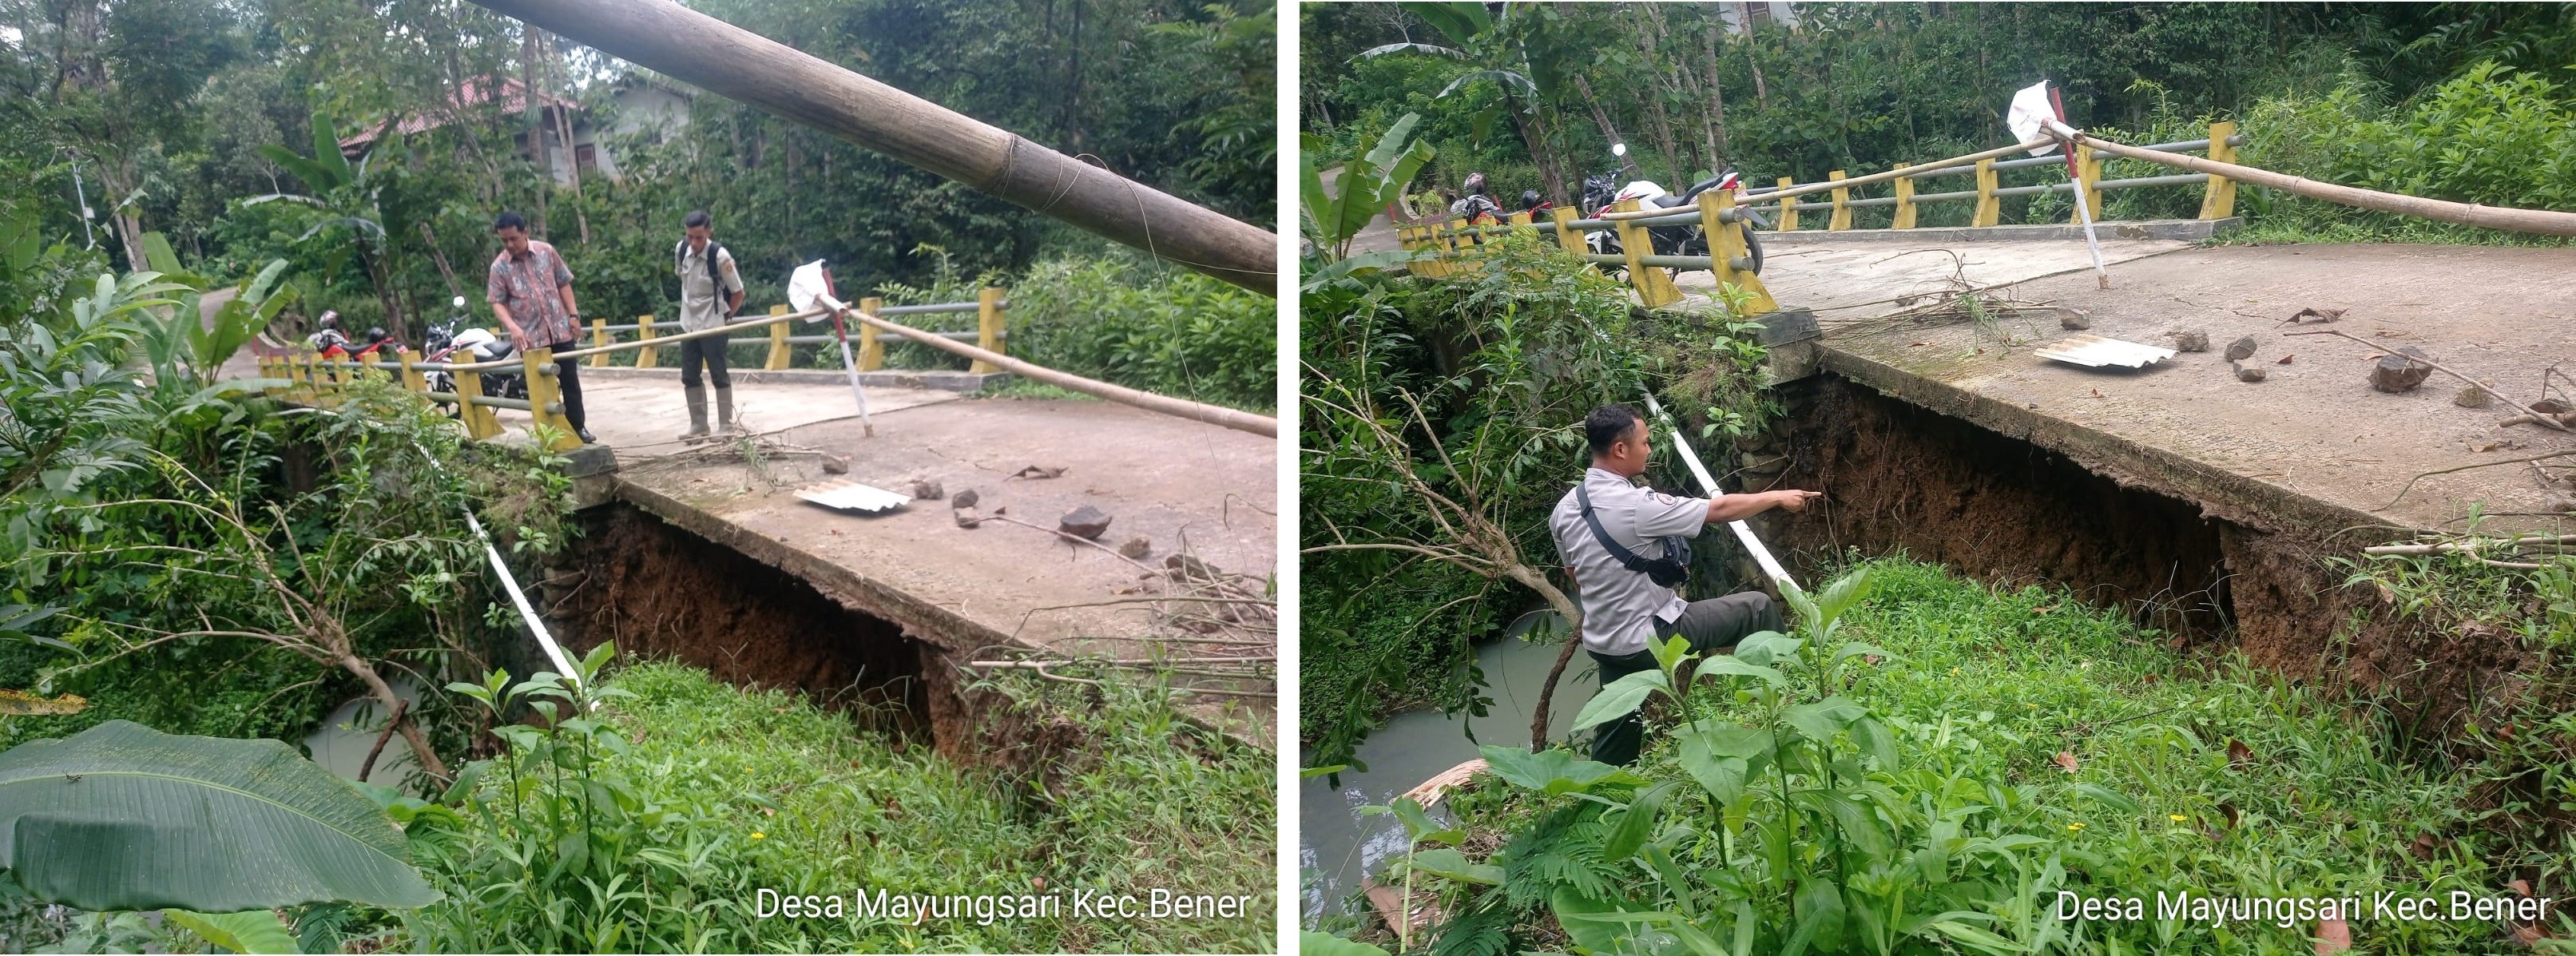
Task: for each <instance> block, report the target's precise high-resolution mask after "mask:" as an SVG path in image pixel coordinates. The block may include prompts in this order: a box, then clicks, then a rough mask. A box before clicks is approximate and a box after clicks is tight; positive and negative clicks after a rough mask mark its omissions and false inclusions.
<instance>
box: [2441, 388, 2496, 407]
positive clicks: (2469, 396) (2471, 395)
mask: <svg viewBox="0 0 2576 956" xmlns="http://www.w3.org/2000/svg"><path fill="white" fill-rule="evenodd" d="M2451 404H2453V405H2457V406H2460V407H2461V408H2485V407H2487V406H2489V405H2493V404H2495V396H2493V395H2489V394H2487V390H2486V389H2483V388H2479V387H2477V386H2475V385H2463V386H2460V393H2459V394H2457V395H2453V396H2451Z"/></svg>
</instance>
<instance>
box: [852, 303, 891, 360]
mask: <svg viewBox="0 0 2576 956" xmlns="http://www.w3.org/2000/svg"><path fill="white" fill-rule="evenodd" d="M883 308H885V300H884V299H879V298H873V297H871V298H866V299H860V300H859V312H860V313H862V314H865V315H875V314H877V312H878V310H880V309H883ZM856 324H857V325H858V327H859V371H862V372H873V371H876V370H878V369H881V368H884V367H885V342H883V341H881V340H879V339H878V338H877V327H876V326H873V325H869V324H867V323H865V322H860V323H856Z"/></svg>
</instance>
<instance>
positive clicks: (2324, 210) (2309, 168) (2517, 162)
mask: <svg viewBox="0 0 2576 956" xmlns="http://www.w3.org/2000/svg"><path fill="white" fill-rule="evenodd" d="M2246 125H2247V143H2246V152H2245V159H2246V161H2247V162H2248V163H2250V164H2252V165H2255V166H2260V167H2263V168H2265V169H2272V170H2276V171H2279V172H2285V173H2292V174H2295V175H2300V176H2306V177H2309V178H2313V179H2320V180H2325V181H2328V182H2335V183H2341V184H2344V185H2349V186H2361V187H2365V188H2369V189H2378V190H2385V191H2389V192H2397V193H2404V194H2407V195H2413V196H2426V197H2430V198H2434V199H2447V200H2452V201H2455V202H2473V203H2484V204H2487V205H2492V206H2513V207H2520V208H2526V209H2557V210H2571V209H2576V100H2571V97H2570V96H2569V91H2568V89H2567V88H2566V87H2564V86H2561V85H2560V84H2556V83H2552V82H2551V81H2549V80H2548V79H2546V78H2544V77H2542V76H2540V75H2538V74H2535V73H2530V72H2518V71H2515V70H2513V69H2510V68H2507V67H2504V66H2501V65H2498V64H2497V63H2494V62H2492V61H2490V62H2485V63H2480V64H2477V65H2476V66H2473V67H2471V68H2470V69H2469V70H2467V71H2466V72H2464V73H2462V74H2461V75H2459V76H2458V77H2456V78H2454V79H2452V80H2450V81H2448V82H2445V83H2442V84H2441V85H2439V86H2437V87H2434V88H2433V89H2431V90H2429V91H2427V92H2426V93H2425V94H2424V95H2422V96H2421V97H2419V98H2417V99H2416V100H2414V101H2413V102H2410V103H2405V104H2401V105H2396V106H2383V105H2381V104H2380V102H2379V98H2378V95H2377V92H2376V87H2375V86H2373V85H2372V84H2370V83H2368V82H2366V81H2363V80H2359V79H2353V80H2348V81H2346V82H2345V83H2344V84H2342V85H2340V86H2337V87H2336V88H2334V89H2333V90H2332V91H2330V92H2327V93H2325V94H2323V95H2321V96H2308V95H2300V94H2285V95H2282V96H2278V97H2272V98H2268V99H2265V100H2263V101H2262V102H2260V103H2258V104H2256V106H2255V107H2254V109H2253V111H2252V115H2251V117H2250V118H2249V120H2248V121H2247V124H2246ZM2248 201H2250V204H2251V207H2252V209H2253V211H2254V212H2255V213H2256V215H2257V216H2258V225H2261V226H2263V227H2264V228H2263V229H2262V230H2261V231H2260V232H2258V234H2257V235H2258V237H2263V238H2269V237H2272V236H2276V235H2283V234H2288V235H2296V234H2297V233H2298V232H2300V231H2307V232H2318V233H2322V234H2324V235H2327V236H2331V237H2334V238H2342V239H2353V238H2369V237H2401V238H2413V237H2419V236H2440V237H2443V238H2454V239H2455V241H2456V240H2457V239H2466V240H2468V241H2526V242H2527V241H2542V242H2553V243H2555V242H2564V241H2565V240H2563V239H2539V240H2534V239H2531V238H2528V237H2515V236H2510V235H2498V234H2494V233H2490V232H2487V231H2484V230H2475V229H2468V228H2465V227H2450V226H2442V225H2438V224H2427V223H2421V222H2409V221H2407V220H2404V219H2403V218H2402V217H2398V216H2395V215H2392V214H2387V213H2374V212H2367V211H2363V210H2357V209H2352V208H2349V207H2344V206H2337V205H2333V204H2330V203H2324V202H2319V201H2316V200H2309V199H2303V198H2299V197H2294V196H2273V195H2270V193H2269V191H2268V190H2256V191H2255V194H2254V195H2253V196H2252V197H2250V200H2248Z"/></svg>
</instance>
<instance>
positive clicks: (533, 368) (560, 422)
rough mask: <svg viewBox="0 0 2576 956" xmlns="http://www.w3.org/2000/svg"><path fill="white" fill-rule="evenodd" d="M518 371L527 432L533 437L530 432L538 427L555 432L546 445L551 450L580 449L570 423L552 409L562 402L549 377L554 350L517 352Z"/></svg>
mask: <svg viewBox="0 0 2576 956" xmlns="http://www.w3.org/2000/svg"><path fill="white" fill-rule="evenodd" d="M519 368H520V371H521V374H524V375H526V376H527V382H528V422H529V424H530V427H531V432H530V433H531V434H534V433H535V432H534V430H533V429H534V427H535V426H538V425H543V426H546V427H548V428H552V429H554V433H555V440H554V441H553V442H550V443H548V444H547V445H546V448H547V449H548V450H550V451H566V450H570V449H573V448H578V447H581V438H580V437H578V436H576V435H574V434H573V433H572V423H571V422H568V421H565V420H564V417H563V415H562V414H560V413H558V412H556V411H554V410H553V408H552V407H551V406H553V405H555V404H556V403H558V402H561V401H563V389H562V388H561V384H560V383H558V382H556V381H555V377H554V376H553V375H551V374H548V373H551V372H553V371H555V352H554V350H553V349H529V350H528V351H525V352H521V353H519Z"/></svg>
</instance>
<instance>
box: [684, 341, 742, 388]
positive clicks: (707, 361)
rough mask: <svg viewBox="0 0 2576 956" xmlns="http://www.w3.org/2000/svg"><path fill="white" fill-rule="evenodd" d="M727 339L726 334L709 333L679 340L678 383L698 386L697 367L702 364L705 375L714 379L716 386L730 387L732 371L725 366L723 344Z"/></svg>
mask: <svg viewBox="0 0 2576 956" xmlns="http://www.w3.org/2000/svg"><path fill="white" fill-rule="evenodd" d="M728 341H730V339H729V338H728V337H727V336H723V335H710V336H707V337H706V338H703V339H689V340H686V341H683V342H681V343H680V385H681V386H682V387H685V388H696V387H698V367H699V366H701V365H704V366H706V371H707V377H708V378H710V379H714V380H715V385H716V387H717V388H732V387H733V373H732V372H731V371H728V370H727V369H726V368H725V344H726V343H727V342H728Z"/></svg>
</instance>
